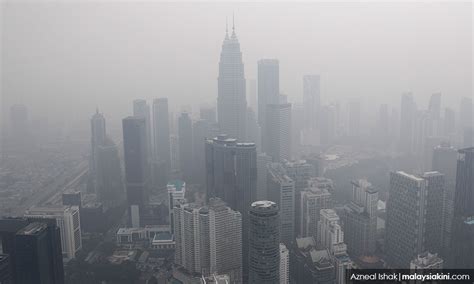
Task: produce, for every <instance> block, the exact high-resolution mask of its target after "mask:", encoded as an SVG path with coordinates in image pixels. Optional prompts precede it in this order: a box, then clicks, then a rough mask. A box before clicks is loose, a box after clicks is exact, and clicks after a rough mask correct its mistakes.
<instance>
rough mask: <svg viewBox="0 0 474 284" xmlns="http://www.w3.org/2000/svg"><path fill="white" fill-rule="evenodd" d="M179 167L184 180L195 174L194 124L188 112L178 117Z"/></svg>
mask: <svg viewBox="0 0 474 284" xmlns="http://www.w3.org/2000/svg"><path fill="white" fill-rule="evenodd" d="M178 141H179V168H180V169H181V173H182V175H183V179H184V180H188V181H189V180H191V177H192V174H193V165H194V162H193V124H192V121H191V118H190V117H189V115H188V114H187V113H186V112H183V113H181V115H180V117H179V118H178Z"/></svg>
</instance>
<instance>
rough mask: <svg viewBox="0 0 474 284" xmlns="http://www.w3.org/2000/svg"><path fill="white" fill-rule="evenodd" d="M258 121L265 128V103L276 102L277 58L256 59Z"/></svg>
mask: <svg viewBox="0 0 474 284" xmlns="http://www.w3.org/2000/svg"><path fill="white" fill-rule="evenodd" d="M257 64H258V71H257V72H258V123H259V124H260V126H261V127H262V129H265V122H266V111H267V105H269V104H278V103H279V96H280V67H279V62H278V60H277V59H261V60H259V61H258V63H257Z"/></svg>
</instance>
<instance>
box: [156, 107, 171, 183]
mask: <svg viewBox="0 0 474 284" xmlns="http://www.w3.org/2000/svg"><path fill="white" fill-rule="evenodd" d="M153 135H154V147H155V154H156V157H157V159H158V160H163V161H164V162H165V169H166V171H167V174H166V175H167V176H168V175H169V171H170V169H171V150H170V124H169V112H168V99H167V98H158V99H154V100H153Z"/></svg>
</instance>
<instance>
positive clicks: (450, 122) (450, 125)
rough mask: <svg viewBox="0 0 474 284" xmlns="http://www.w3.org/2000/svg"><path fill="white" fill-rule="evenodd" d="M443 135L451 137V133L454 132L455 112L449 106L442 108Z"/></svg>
mask: <svg viewBox="0 0 474 284" xmlns="http://www.w3.org/2000/svg"><path fill="white" fill-rule="evenodd" d="M443 129H444V131H443V135H444V136H445V137H449V138H450V139H453V137H452V136H453V135H454V134H455V133H456V113H455V111H454V110H453V109H451V108H448V107H447V108H445V109H444V124H443Z"/></svg>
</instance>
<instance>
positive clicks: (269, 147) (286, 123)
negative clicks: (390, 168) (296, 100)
mask: <svg viewBox="0 0 474 284" xmlns="http://www.w3.org/2000/svg"><path fill="white" fill-rule="evenodd" d="M266 117H267V119H266V123H265V127H264V128H265V129H266V132H265V136H264V137H265V139H264V144H266V146H265V147H264V148H263V151H264V152H266V153H267V154H268V155H270V156H271V157H272V159H273V161H274V162H280V161H283V160H285V159H286V160H290V159H291V104H288V103H281V104H280V103H278V104H268V105H267V108H266ZM262 137H263V136H262Z"/></svg>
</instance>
